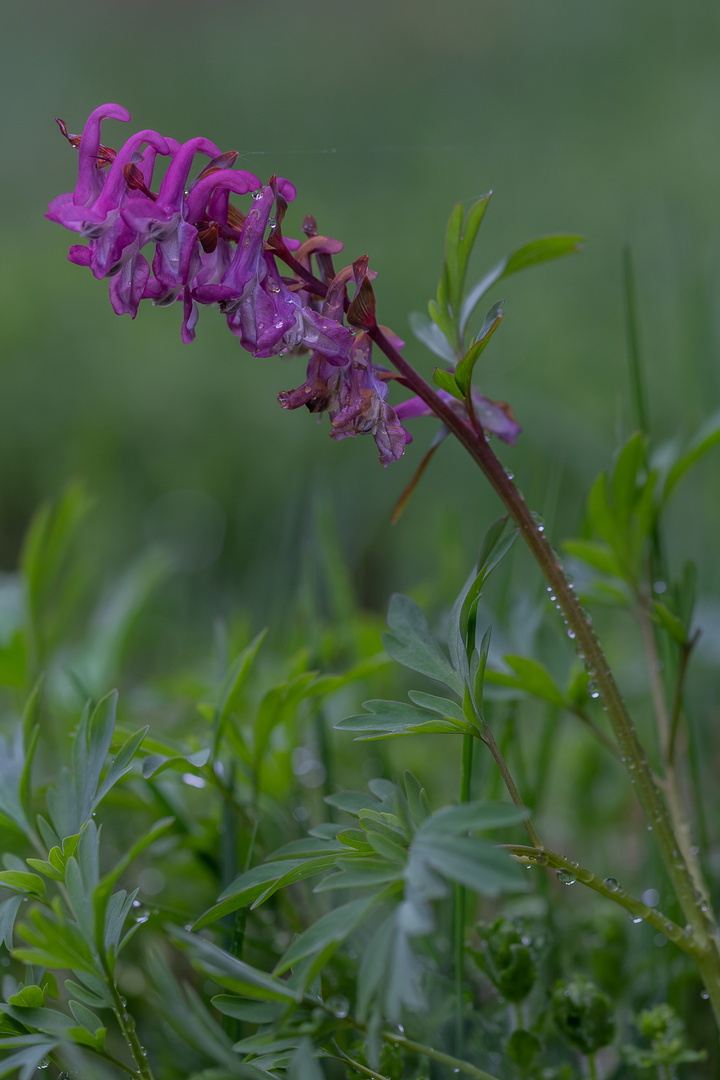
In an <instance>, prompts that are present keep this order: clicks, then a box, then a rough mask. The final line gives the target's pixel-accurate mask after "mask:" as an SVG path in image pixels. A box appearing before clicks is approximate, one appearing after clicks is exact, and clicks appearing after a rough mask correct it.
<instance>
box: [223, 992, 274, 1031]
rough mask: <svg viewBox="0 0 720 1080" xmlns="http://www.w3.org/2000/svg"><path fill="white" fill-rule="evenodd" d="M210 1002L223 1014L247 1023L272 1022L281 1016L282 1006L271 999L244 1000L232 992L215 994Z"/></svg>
mask: <svg viewBox="0 0 720 1080" xmlns="http://www.w3.org/2000/svg"><path fill="white" fill-rule="evenodd" d="M211 1002H212V1004H213V1005H214V1006H215V1008H216V1009H217V1011H218V1012H219V1013H222V1014H223V1016H233V1017H234V1018H235V1019H236V1020H245V1021H246V1023H248V1024H272V1023H274V1022H275V1021H276V1020H279V1018H280V1017H281V1016H282V1012H283V1006H282V1005H280V1004H278V1003H276V1002H271V1001H245V999H244V998H239V997H235V996H234V995H232V994H216V995H215V997H214V998H211Z"/></svg>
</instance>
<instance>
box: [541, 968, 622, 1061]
mask: <svg viewBox="0 0 720 1080" xmlns="http://www.w3.org/2000/svg"><path fill="white" fill-rule="evenodd" d="M550 1002H551V1007H552V1015H553V1019H554V1021H555V1023H556V1024H557V1026H558V1028H559V1030H560V1031H561V1032H562V1034H563V1036H564V1037H565V1038H566V1039H567V1041H568V1042H569V1043H570V1045H571V1046H574V1047H577V1049H578V1050H580V1051H581V1052H582V1053H583V1054H594V1053H595V1052H596V1051H597V1050H600V1049H601V1048H602V1047H603V1046H607V1044H608V1043H609V1042H612V1040H613V1038H614V1036H615V1017H614V1015H613V1006H612V1002H611V1001H610V998H609V997H608V996H607V994H606V993H605V992H604V991H603V990H600V988H599V987H597V986H596V985H595V983H593V982H591V980H590V979H588V978H587V976H584V975H576V976H575V977H574V978H572V979H570V980H568V982H559V983H557V985H556V986H555V989H554V990H553V992H552V996H551V999H550Z"/></svg>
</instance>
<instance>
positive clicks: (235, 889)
mask: <svg viewBox="0 0 720 1080" xmlns="http://www.w3.org/2000/svg"><path fill="white" fill-rule="evenodd" d="M306 861H307V860H305V859H295V860H292V859H286V860H278V861H277V862H267V863H262V864H261V865H260V866H254V867H253V868H252V869H251V870H247V871H246V872H245V873H244V874H240V876H239V877H237V878H235V880H234V881H232V882H231V883H230V884H229V885H228V887H227V888H226V889H224V890H223V892H221V893H220V896H219V898H218V902H217V903H216V904H214V905H213V907H211V908H209V909H208V910H207V911H206V912H205V913H204V914H203V915H201V916H200V918H199V919H198V920H197V921H196V922H195V924H194V926H193V929H194V930H200V929H202V927H204V926H209V925H210V924H211V923H213V922H216V921H217V920H218V919H222V918H223V916H225V915H228V914H230V913H231V912H233V911H237V910H238V909H239V908H241V907H247V906H248V905H249V904H251V903H252V902H253V900H255V899H256V898H257V897H258V896H260V895H261V894H262V893H264V892H265V890H266V889H267V887H268V885H269V883H270V882H275V881H278V880H279V878H280V877H282V876H283V874H286V873H287V872H288V869H295V868H297V867H300V866H303V865H304V864H305V862H306Z"/></svg>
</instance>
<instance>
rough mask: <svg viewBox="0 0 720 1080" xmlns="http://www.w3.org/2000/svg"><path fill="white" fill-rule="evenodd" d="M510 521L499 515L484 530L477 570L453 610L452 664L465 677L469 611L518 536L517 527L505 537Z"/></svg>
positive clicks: (450, 642) (466, 583) (451, 633)
mask: <svg viewBox="0 0 720 1080" xmlns="http://www.w3.org/2000/svg"><path fill="white" fill-rule="evenodd" d="M507 523H508V518H507V517H501V518H498V520H497V521H494V522H493V523H492V525H491V526H490V527H489V528H488V529H487V531H486V532H485V535H484V536H483V539H482V543H481V545H480V552H479V555H478V562H477V569H475V570H473V571H472V573H471V574H470V576H469V578H468V579H467V581H466V582H465V584H464V585H463V587H462V589H461V591H460V595H459V596H458V598H457V599H456V601H455V603H454V604H453V608H452V611H451V612H450V621H449V629H450V632H449V634H448V644H449V647H450V657H451V660H452V663H453V666H454V667H455V668H456V669H457V670H458V671H462V672H463V675H464V677H465V679H468V678H469V675H470V672H469V664H468V645H469V644H470V646H471V648H472V645H471V643H469V641H468V632H469V624H470V612H471V611H472V609H473V605H474V604H475V603H476V601H477V599H478V597H479V596H480V594H481V592H482V588H483V585H484V584H485V582H486V581H487V579H488V577H489V576H490V574H491V573H492V571H493V570H494V569H495V567H496V566H497V565H498V563H500V562H501V560H502V559H504V558H505V556H506V555H507V553H508V551H509V550H510V548H511V547H512V545H513V544H514V543H515V540H516V539H517V536H518V530H517V529H513V531H512V532H511V533H509V534H508V535H507V536H503V534H504V532H505V527H506V525H507Z"/></svg>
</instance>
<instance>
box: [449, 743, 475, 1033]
mask: <svg viewBox="0 0 720 1080" xmlns="http://www.w3.org/2000/svg"><path fill="white" fill-rule="evenodd" d="M472 759H473V736H472V735H463V741H462V772H461V775H460V802H461V803H466V802H470V782H471V779H472ZM465 897H466V893H465V888H464V886H463V885H456V886H455V888H454V901H455V909H454V912H453V915H454V919H453V921H454V927H453V929H454V936H455V943H454V944H455V1053H456V1054H462V1052H463V969H464V966H465Z"/></svg>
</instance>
